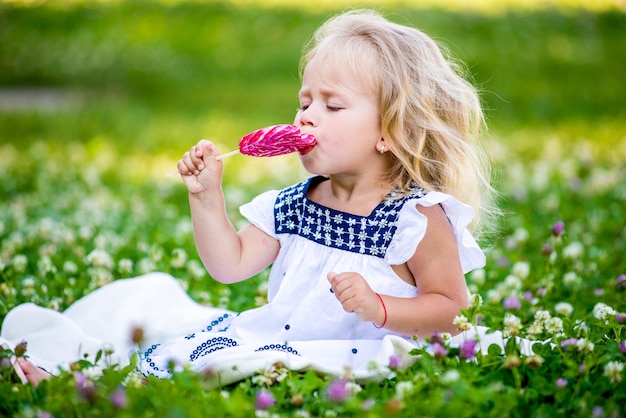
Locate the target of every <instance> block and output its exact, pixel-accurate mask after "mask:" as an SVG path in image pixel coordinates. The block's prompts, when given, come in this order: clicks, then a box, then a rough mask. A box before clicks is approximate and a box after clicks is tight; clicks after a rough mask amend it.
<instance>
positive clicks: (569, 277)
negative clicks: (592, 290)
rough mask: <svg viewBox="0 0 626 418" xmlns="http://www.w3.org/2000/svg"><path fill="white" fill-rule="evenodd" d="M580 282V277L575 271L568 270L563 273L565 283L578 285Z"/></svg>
mask: <svg viewBox="0 0 626 418" xmlns="http://www.w3.org/2000/svg"><path fill="white" fill-rule="evenodd" d="M580 283H581V279H580V277H578V275H577V274H576V273H575V272H573V271H568V272H567V273H565V274H564V275H563V284H565V285H566V286H578V285H580Z"/></svg>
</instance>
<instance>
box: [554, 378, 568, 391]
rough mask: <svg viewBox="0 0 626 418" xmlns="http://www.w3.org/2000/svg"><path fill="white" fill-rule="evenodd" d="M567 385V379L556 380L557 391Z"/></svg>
mask: <svg viewBox="0 0 626 418" xmlns="http://www.w3.org/2000/svg"><path fill="white" fill-rule="evenodd" d="M567 383H568V381H567V379H564V378H562V377H560V378H558V379H557V380H556V383H555V384H556V387H557V388H558V389H563V388H564V387H565V386H567Z"/></svg>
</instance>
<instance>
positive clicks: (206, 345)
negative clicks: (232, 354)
mask: <svg viewBox="0 0 626 418" xmlns="http://www.w3.org/2000/svg"><path fill="white" fill-rule="evenodd" d="M236 345H237V341H235V340H233V339H232V338H227V337H213V338H210V339H208V340H206V341H205V342H203V343H202V344H200V345H199V346H198V347H196V349H195V350H193V352H192V353H191V354H190V355H189V361H194V360H196V359H199V358H200V357H203V356H206V355H207V354H211V353H213V352H214V351H217V350H222V349H224V348H229V347H234V346H236Z"/></svg>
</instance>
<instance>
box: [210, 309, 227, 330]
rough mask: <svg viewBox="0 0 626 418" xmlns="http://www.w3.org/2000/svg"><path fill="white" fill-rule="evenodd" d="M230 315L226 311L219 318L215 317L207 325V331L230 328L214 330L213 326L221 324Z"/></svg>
mask: <svg viewBox="0 0 626 418" xmlns="http://www.w3.org/2000/svg"><path fill="white" fill-rule="evenodd" d="M229 316H230V315H229V314H227V313H225V314H224V315H222V316H220V317H218V318H217V319H214V320H213V321H211V323H210V324H209V325H208V326H207V327H206V331H226V330H227V329H228V326H227V327H226V328H223V329H219V330H213V328H214V327H215V326H217V325H221V324H222V322H224V320H225V319H226V318H228V317H229Z"/></svg>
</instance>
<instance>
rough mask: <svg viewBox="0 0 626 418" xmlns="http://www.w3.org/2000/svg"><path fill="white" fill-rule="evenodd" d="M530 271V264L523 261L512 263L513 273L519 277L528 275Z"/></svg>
mask: <svg viewBox="0 0 626 418" xmlns="http://www.w3.org/2000/svg"><path fill="white" fill-rule="evenodd" d="M529 273H530V264H529V263H527V262H523V261H518V262H517V263H515V264H513V274H514V275H516V276H517V277H519V278H520V279H525V278H527V277H528V274H529Z"/></svg>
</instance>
